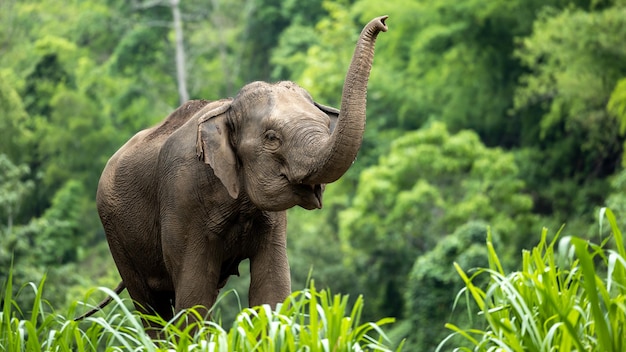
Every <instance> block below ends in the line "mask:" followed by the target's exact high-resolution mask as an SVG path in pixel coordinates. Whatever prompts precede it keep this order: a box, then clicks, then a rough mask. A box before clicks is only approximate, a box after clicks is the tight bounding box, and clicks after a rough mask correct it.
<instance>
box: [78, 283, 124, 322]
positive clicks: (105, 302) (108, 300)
mask: <svg viewBox="0 0 626 352" xmlns="http://www.w3.org/2000/svg"><path fill="white" fill-rule="evenodd" d="M125 288H126V285H124V281H120V283H119V284H118V285H117V287H116V288H114V289H113V292H115V294H116V295H119V294H120V293H122V291H124V289H125ZM112 300H113V297H111V296H107V298H105V299H103V300H102V302H100V303H98V305H97V306H96V307H94V308H93V309H92V310H90V311H88V312H87V313H85V314H83V315H81V316H79V317H78V318H75V319H74V321H81V320H83V319H85V318H87V317H90V316H92V315H93V314H94V313H96V312H97V311H99V310H101V309H102V308H104V307H106V306H107V305H108V304H109V303H111V301H112Z"/></svg>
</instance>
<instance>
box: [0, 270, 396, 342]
mask: <svg viewBox="0 0 626 352" xmlns="http://www.w3.org/2000/svg"><path fill="white" fill-rule="evenodd" d="M44 281H45V278H44V279H43V280H42V281H41V283H40V284H39V285H38V286H36V285H33V284H30V285H27V286H26V287H24V288H23V289H22V290H20V292H19V293H18V294H24V293H25V292H24V291H23V290H24V289H27V290H32V291H33V293H34V294H35V300H34V302H35V303H34V304H33V307H32V308H31V309H30V311H29V312H28V313H26V314H24V312H23V311H22V310H21V309H20V308H19V307H17V305H16V304H15V300H14V299H13V298H14V297H13V294H12V292H13V287H12V280H11V278H9V280H8V282H7V285H6V287H5V294H4V298H3V303H2V313H1V315H0V319H1V320H0V350H2V351H311V352H316V351H337V352H340V351H392V348H390V347H388V346H387V345H386V344H388V340H387V339H386V336H385V334H384V332H383V331H382V329H381V326H383V325H385V324H389V323H392V322H393V319H391V318H386V319H382V320H379V321H377V322H365V323H362V322H361V312H362V309H363V299H362V298H361V297H358V298H357V299H356V301H355V302H354V304H352V305H351V306H350V304H349V300H348V296H345V295H344V296H342V295H332V294H331V293H330V292H329V291H327V290H321V291H318V290H316V288H315V286H314V283H313V282H311V284H310V287H309V288H308V289H306V290H303V291H298V292H294V293H293V294H292V295H290V296H289V297H288V298H287V299H286V300H285V302H284V303H282V304H280V305H278V306H277V307H276V308H272V307H270V306H269V305H263V306H259V307H254V308H246V309H243V310H242V311H241V313H239V314H238V315H237V317H236V319H235V321H234V322H233V324H232V327H231V328H229V329H224V328H222V326H221V325H220V324H218V323H216V322H212V321H202V319H197V318H199V317H198V313H197V311H196V310H195V309H190V310H188V311H186V312H184V313H182V314H179V315H178V316H176V317H175V318H174V319H172V320H171V321H164V320H162V319H160V318H159V317H153V316H144V317H143V318H145V319H151V320H152V321H154V322H157V323H159V324H160V325H162V326H163V330H162V331H163V332H162V335H161V336H162V337H161V338H160V339H159V340H151V339H150V338H149V337H148V336H147V334H146V333H145V332H144V329H143V326H142V323H141V319H142V317H141V316H139V315H138V314H137V313H135V312H133V311H131V310H130V309H128V308H127V305H126V304H125V303H127V302H125V301H124V300H122V299H121V298H119V297H118V296H116V295H115V294H114V292H112V291H111V290H109V289H106V288H101V289H100V290H102V291H104V292H105V293H106V294H110V295H112V296H113V298H114V301H113V303H112V304H113V307H112V308H111V309H107V310H106V311H107V312H108V313H103V312H101V313H98V314H97V315H96V316H93V317H89V318H86V319H85V321H83V322H80V323H77V322H74V321H73V320H72V319H71V318H68V317H74V316H76V315H77V313H76V308H77V306H78V303H77V304H75V305H74V306H73V307H71V308H70V309H69V312H68V314H67V316H63V315H60V314H56V313H54V311H53V309H52V308H51V307H49V306H48V305H47V304H46V301H45V300H44V299H43V297H42V292H43V286H44ZM83 308H84V307H83ZM194 316H195V318H196V319H194V320H199V321H200V322H199V323H194V324H189V325H188V324H183V322H185V321H187V320H188V319H189V318H190V317H191V318H193V317H194ZM401 348H402V346H399V347H398V348H397V350H398V351H399V350H400V349H401Z"/></svg>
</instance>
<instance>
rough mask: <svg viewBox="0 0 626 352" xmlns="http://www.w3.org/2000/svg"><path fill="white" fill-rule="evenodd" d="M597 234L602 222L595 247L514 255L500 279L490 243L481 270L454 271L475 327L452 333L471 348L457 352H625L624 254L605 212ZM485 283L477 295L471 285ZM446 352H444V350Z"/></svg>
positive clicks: (573, 245) (547, 244) (566, 245)
mask: <svg viewBox="0 0 626 352" xmlns="http://www.w3.org/2000/svg"><path fill="white" fill-rule="evenodd" d="M600 215H601V219H602V220H601V221H600V227H601V232H602V226H603V225H604V224H603V222H604V219H605V218H606V220H608V223H609V225H610V230H611V236H610V237H608V238H606V239H605V240H604V241H602V243H601V244H593V243H591V242H589V241H586V240H584V239H581V238H577V237H563V238H560V232H559V233H557V234H556V235H555V236H554V239H552V240H551V241H548V236H547V230H545V229H544V230H543V233H542V237H541V241H540V243H539V244H538V245H537V246H536V247H534V248H533V249H532V250H530V251H523V253H522V268H521V270H519V271H515V272H512V273H509V274H505V272H504V270H503V268H502V265H501V264H500V260H499V258H498V255H497V253H496V251H495V249H494V248H493V245H492V243H491V239H490V238H488V239H487V248H488V251H489V268H482V269H479V270H477V271H475V272H474V274H473V275H471V276H469V274H468V273H466V272H465V271H463V269H462V268H460V267H459V266H458V265H456V264H455V268H456V270H457V272H458V273H459V275H460V276H461V278H462V279H463V281H464V282H465V284H466V287H465V289H464V290H462V292H461V293H460V294H459V298H461V297H463V296H466V297H468V296H469V297H471V299H472V300H473V301H474V302H475V303H476V305H477V306H478V307H479V309H480V312H479V318H480V319H478V320H479V321H478V322H477V324H478V325H479V326H481V327H479V328H475V329H465V330H464V329H460V328H458V327H457V326H455V325H454V324H447V325H446V326H447V327H448V328H449V329H451V330H452V331H453V333H452V334H451V335H450V336H449V338H448V339H446V340H444V341H443V342H442V343H441V344H440V346H439V350H443V349H444V346H446V343H447V342H448V341H449V340H450V338H451V337H452V336H454V335H461V336H463V337H464V338H465V339H466V341H467V342H469V344H470V345H471V346H472V347H457V348H456V349H455V350H458V351H602V352H605V351H615V352H619V351H624V350H626V331H625V329H626V286H625V285H626V252H625V249H624V239H623V237H622V233H621V232H620V230H619V228H618V227H617V225H616V221H615V216H614V215H613V213H612V212H611V211H610V210H609V209H603V210H602V211H601V214H600ZM481 275H488V276H489V284H488V285H487V286H486V287H485V288H484V289H483V288H480V287H477V286H475V285H474V284H473V283H472V282H473V279H474V278H476V277H477V276H481ZM446 350H449V347H446Z"/></svg>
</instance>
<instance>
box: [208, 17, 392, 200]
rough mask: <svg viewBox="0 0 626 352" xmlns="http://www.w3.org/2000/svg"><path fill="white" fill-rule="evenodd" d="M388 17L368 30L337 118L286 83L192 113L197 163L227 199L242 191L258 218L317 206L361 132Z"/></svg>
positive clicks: (250, 88)
mask: <svg viewBox="0 0 626 352" xmlns="http://www.w3.org/2000/svg"><path fill="white" fill-rule="evenodd" d="M386 19H387V16H383V17H379V18H376V19H374V20H372V21H371V22H370V23H368V24H367V25H366V26H365V28H364V29H363V31H362V32H361V35H360V37H359V41H358V42H357V47H356V49H355V52H354V56H353V58H352V62H351V64H350V68H349V69H348V73H347V75H346V80H345V83H344V88H343V93H342V99H341V110H339V111H338V110H336V109H333V108H329V107H326V106H323V105H321V104H318V103H315V102H314V101H313V99H312V98H311V96H310V95H309V94H308V93H307V92H306V91H305V90H304V89H302V88H300V87H299V86H297V85H296V84H295V83H292V82H279V83H276V84H268V83H264V82H254V83H251V84H248V85H246V86H245V87H244V88H243V89H242V90H241V91H240V92H239V94H238V95H237V96H236V97H235V98H234V99H233V100H231V101H227V102H225V103H224V104H221V105H219V106H218V107H216V108H212V109H205V110H202V111H200V112H199V113H198V122H199V125H198V145H197V152H198V156H199V157H201V159H202V160H204V162H205V163H207V164H209V165H210V166H211V167H212V169H213V171H214V173H215V175H216V176H217V177H218V178H219V179H220V180H221V182H222V183H223V184H224V186H225V187H226V189H227V190H228V192H229V194H230V195H231V196H232V197H233V198H237V197H238V196H239V193H240V191H242V190H244V191H245V192H246V194H248V196H249V197H250V200H251V201H252V202H253V203H254V204H255V205H256V206H258V207H260V208H262V209H264V210H270V211H279V210H285V209H288V208H290V207H293V206H295V205H300V206H302V207H303V208H306V209H314V208H320V207H321V206H322V191H323V189H324V184H326V183H330V182H334V181H336V180H337V179H338V178H339V177H341V176H342V175H343V174H344V173H345V172H346V171H347V170H348V168H349V167H350V166H351V165H352V163H353V161H354V159H355V158H356V155H357V152H358V150H359V148H360V146H361V141H362V138H363V132H364V129H365V105H366V91H367V81H368V78H369V73H370V69H371V66H372V61H373V57H374V42H375V40H376V36H377V35H378V33H379V32H380V31H386V30H387V27H386V25H385V20H386Z"/></svg>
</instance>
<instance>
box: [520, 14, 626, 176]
mask: <svg viewBox="0 0 626 352" xmlns="http://www.w3.org/2000/svg"><path fill="white" fill-rule="evenodd" d="M625 21H626V8H608V9H605V10H602V11H598V12H586V11H582V10H578V9H577V10H569V9H567V10H564V11H562V12H558V13H554V12H553V11H547V12H545V13H544V14H543V16H541V17H540V18H539V19H538V21H536V22H535V25H534V31H533V35H532V36H530V37H528V38H526V39H524V40H523V41H522V47H521V49H520V50H518V51H517V56H518V57H519V58H520V60H521V62H522V63H523V64H524V65H525V66H526V67H528V68H529V69H530V70H531V72H530V73H528V74H525V75H523V76H522V77H521V83H522V85H521V87H520V88H519V89H518V90H517V93H516V100H515V101H516V103H515V105H516V109H531V108H533V107H536V108H538V109H540V111H543V112H544V113H543V115H542V116H541V120H540V121H539V127H540V138H541V139H542V140H544V141H545V142H544V143H545V144H546V145H550V147H551V148H550V149H551V150H552V152H551V153H554V154H553V155H552V156H551V158H552V159H553V160H555V162H556V163H557V164H559V165H562V164H566V165H572V166H573V167H572V168H565V169H564V170H562V171H561V172H562V173H557V172H558V168H557V167H555V168H554V172H555V175H554V176H556V177H558V176H569V177H571V176H572V175H573V174H575V173H580V174H581V175H585V176H584V177H585V178H590V177H592V176H603V175H606V174H608V173H611V172H612V171H613V170H614V169H615V166H616V163H615V160H616V159H618V158H619V156H620V155H621V150H622V145H621V144H622V143H621V139H622V138H621V136H620V130H619V129H617V128H614V126H615V123H616V121H615V118H614V117H612V116H610V114H609V113H608V111H607V103H608V102H609V100H610V97H611V95H612V92H614V91H615V89H616V85H617V83H618V81H619V79H620V78H622V77H624V76H625V75H626V63H625V62H626V49H623V46H622V45H620V43H621V40H620V39H619V38H620V37H623V36H624V35H626V32H625V29H624V28H625V26H624V25H625ZM618 96H619V95H618V94H616V95H615V96H614V99H613V105H614V106H619V103H618V101H619V98H618ZM614 109H618V108H617V107H614ZM561 146H563V147H561ZM566 146H567V147H566ZM546 152H548V153H550V152H549V151H546ZM574 160H575V161H576V162H573V161H574ZM555 166H556V165H555ZM563 173H565V175H564V174H563Z"/></svg>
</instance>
